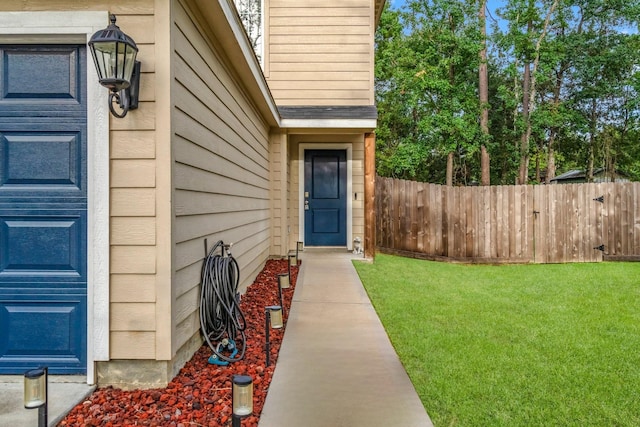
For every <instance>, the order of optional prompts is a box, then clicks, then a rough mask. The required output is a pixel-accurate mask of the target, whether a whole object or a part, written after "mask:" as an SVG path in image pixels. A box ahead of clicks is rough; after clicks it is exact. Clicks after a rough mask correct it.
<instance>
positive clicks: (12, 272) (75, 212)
mask: <svg viewBox="0 0 640 427" xmlns="http://www.w3.org/2000/svg"><path fill="white" fill-rule="evenodd" d="M85 67H86V50H85V47H84V46H71V45H63V46H31V45H17V46H7V45H0V373H4V374H7V373H23V372H24V371H25V370H26V369H29V368H33V367H37V366H48V367H49V369H50V372H51V373H59V374H62V373H83V372H86V364H87V361H86V353H87V352H86V348H87V339H86V335H87V331H86V325H87V320H86V319H87V311H86V310H87V309H86V307H87V257H86V253H87V167H86V164H87V162H86V153H87V113H86V112H87V106H86V100H87V96H86V89H85V88H86V82H85V73H86V71H85Z"/></svg>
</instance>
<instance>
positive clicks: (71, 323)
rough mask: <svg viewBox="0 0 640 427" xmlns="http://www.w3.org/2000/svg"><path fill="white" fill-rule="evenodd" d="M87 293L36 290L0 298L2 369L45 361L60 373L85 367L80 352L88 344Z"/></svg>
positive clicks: (29, 366) (81, 352) (5, 371)
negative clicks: (51, 292)
mask: <svg viewBox="0 0 640 427" xmlns="http://www.w3.org/2000/svg"><path fill="white" fill-rule="evenodd" d="M85 311H86V297H85V296H84V295H75V296H74V295H69V294H67V295H61V294H55V293H54V294H47V293H33V294H31V295H24V294H22V295H11V294H9V295H3V296H2V297H1V298H0V324H2V325H6V326H7V327H6V328H3V329H2V332H0V373H9V372H12V371H11V370H10V369H7V368H5V366H14V367H23V368H32V367H33V366H39V365H42V364H43V363H46V365H47V366H49V368H50V369H53V370H54V371H55V372H58V373H79V372H83V371H84V368H85V366H84V364H85V362H84V361H83V360H82V359H81V358H80V357H79V356H78V355H81V354H83V348H84V347H85V346H86V339H85V334H84V333H82V331H83V326H82V325H83V322H84V319H85V317H86V313H85Z"/></svg>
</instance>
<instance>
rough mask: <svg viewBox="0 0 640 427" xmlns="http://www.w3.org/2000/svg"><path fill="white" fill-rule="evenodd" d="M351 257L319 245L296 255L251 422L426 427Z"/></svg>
mask: <svg viewBox="0 0 640 427" xmlns="http://www.w3.org/2000/svg"><path fill="white" fill-rule="evenodd" d="M353 257H354V255H352V254H350V253H348V252H346V251H340V252H336V251H322V250H320V249H313V250H310V249H305V251H304V252H303V253H302V254H301V259H302V267H301V270H300V274H299V276H298V283H297V285H296V290H295V293H294V297H293V302H292V306H291V313H290V316H289V320H288V322H287V325H286V331H285V335H284V339H283V343H282V346H281V348H280V354H279V357H278V363H277V365H276V370H275V373H274V376H273V380H272V382H271V386H270V388H269V393H268V395H267V400H266V402H265V405H264V408H263V411H262V415H261V417H260V424H259V427H301V426H304V427H329V426H330V427H341V426H349V427H359V426H362V427H365V426H366V427H376V426H380V427H382V426H385V427H386V426H403V427H411V426H415V427H427V426H432V423H431V420H430V419H429V416H428V415H427V413H426V411H425V409H424V407H423V406H422V403H421V402H420V399H419V398H418V396H417V394H416V391H415V389H414V388H413V385H412V384H411V382H410V380H409V377H408V376H407V373H406V372H405V370H404V368H403V367H402V365H401V363H400V361H399V359H398V356H397V355H396V353H395V351H394V349H393V347H392V346H391V343H390V341H389V338H388V337H387V335H386V332H385V330H384V328H383V327H382V324H381V323H380V320H379V319H378V316H377V315H376V312H375V310H374V309H373V306H372V305H371V302H370V300H369V297H368V296H367V294H366V292H365V290H364V288H363V286H362V283H361V282H360V279H359V277H358V275H357V273H356V271H355V268H354V267H353V265H352V263H351V260H352V258H353ZM360 258H361V257H360Z"/></svg>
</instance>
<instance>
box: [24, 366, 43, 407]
mask: <svg viewBox="0 0 640 427" xmlns="http://www.w3.org/2000/svg"><path fill="white" fill-rule="evenodd" d="M46 401H47V376H46V375H45V373H44V371H43V370H41V369H37V370H32V371H28V372H27V373H26V374H25V376H24V407H25V408H27V409H33V408H39V407H41V406H43V405H44V404H45V403H46Z"/></svg>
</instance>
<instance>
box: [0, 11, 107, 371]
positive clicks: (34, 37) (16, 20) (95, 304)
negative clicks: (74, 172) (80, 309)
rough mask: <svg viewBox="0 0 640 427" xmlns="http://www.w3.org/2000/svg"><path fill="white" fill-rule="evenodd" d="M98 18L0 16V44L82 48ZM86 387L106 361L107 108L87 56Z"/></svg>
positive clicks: (103, 16)
mask: <svg viewBox="0 0 640 427" xmlns="http://www.w3.org/2000/svg"><path fill="white" fill-rule="evenodd" d="M108 24H109V13H108V12H107V11H101V12H0V43H43V44H44V43H65V42H66V43H87V42H88V41H89V39H90V38H91V36H92V35H93V33H95V32H96V31H98V30H101V29H103V28H105V27H106V26H107V25H108ZM86 71H87V106H88V107H87V109H88V111H87V179H88V183H87V227H88V229H87V383H89V384H95V382H96V378H95V367H94V365H95V363H94V362H96V361H98V360H109V107H108V91H107V90H106V89H104V88H103V87H102V86H100V83H98V77H97V74H96V71H95V67H94V66H93V60H92V59H91V55H90V53H89V52H87V70H86Z"/></svg>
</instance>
